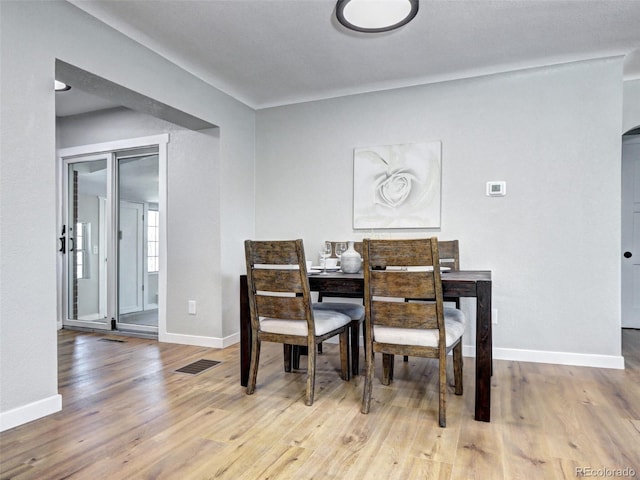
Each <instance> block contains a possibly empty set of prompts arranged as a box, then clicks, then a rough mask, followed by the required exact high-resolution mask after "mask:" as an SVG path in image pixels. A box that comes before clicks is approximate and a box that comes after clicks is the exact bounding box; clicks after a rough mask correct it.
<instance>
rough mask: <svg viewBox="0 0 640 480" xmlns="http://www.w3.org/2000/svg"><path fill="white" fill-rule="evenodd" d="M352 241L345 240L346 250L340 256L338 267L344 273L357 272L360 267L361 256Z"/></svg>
mask: <svg viewBox="0 0 640 480" xmlns="http://www.w3.org/2000/svg"><path fill="white" fill-rule="evenodd" d="M353 244H354V242H347V250H346V251H345V252H343V253H342V255H341V256H340V268H341V270H342V271H343V272H344V273H358V272H359V271H360V268H361V267H362V257H361V256H360V254H359V253H358V252H356V250H355V248H353Z"/></svg>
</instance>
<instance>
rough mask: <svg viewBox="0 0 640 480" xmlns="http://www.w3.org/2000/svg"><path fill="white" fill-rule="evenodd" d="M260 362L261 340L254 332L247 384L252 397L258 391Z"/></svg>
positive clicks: (248, 393) (248, 392)
mask: <svg viewBox="0 0 640 480" xmlns="http://www.w3.org/2000/svg"><path fill="white" fill-rule="evenodd" d="M259 361H260V340H259V339H258V334H257V332H253V335H252V338H251V363H250V365H249V380H248V382H247V395H251V394H252V393H253V392H255V390H256V381H257V379H258V362H259Z"/></svg>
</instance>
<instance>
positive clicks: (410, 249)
mask: <svg viewBox="0 0 640 480" xmlns="http://www.w3.org/2000/svg"><path fill="white" fill-rule="evenodd" d="M373 242H376V243H375V248H374V249H373V250H370V251H369V264H370V265H372V266H374V267H387V266H399V267H405V266H433V257H432V252H431V244H430V243H429V242H426V243H425V242H416V240H415V239H412V240H373Z"/></svg>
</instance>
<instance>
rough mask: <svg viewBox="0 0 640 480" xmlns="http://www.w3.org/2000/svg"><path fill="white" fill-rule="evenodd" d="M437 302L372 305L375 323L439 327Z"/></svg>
mask: <svg viewBox="0 0 640 480" xmlns="http://www.w3.org/2000/svg"><path fill="white" fill-rule="evenodd" d="M436 308H437V307H436V304H435V303H422V302H420V303H418V302H410V303H408V302H380V301H377V302H376V301H374V302H373V304H372V305H371V319H372V321H373V324H374V325H384V326H386V327H398V328H423V329H436V328H438V321H437V310H436Z"/></svg>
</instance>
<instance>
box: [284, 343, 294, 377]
mask: <svg viewBox="0 0 640 480" xmlns="http://www.w3.org/2000/svg"><path fill="white" fill-rule="evenodd" d="M282 351H283V354H284V371H285V372H290V371H291V356H292V346H291V345H290V344H288V343H283V344H282Z"/></svg>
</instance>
